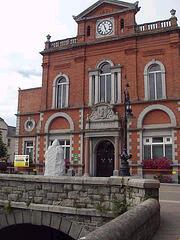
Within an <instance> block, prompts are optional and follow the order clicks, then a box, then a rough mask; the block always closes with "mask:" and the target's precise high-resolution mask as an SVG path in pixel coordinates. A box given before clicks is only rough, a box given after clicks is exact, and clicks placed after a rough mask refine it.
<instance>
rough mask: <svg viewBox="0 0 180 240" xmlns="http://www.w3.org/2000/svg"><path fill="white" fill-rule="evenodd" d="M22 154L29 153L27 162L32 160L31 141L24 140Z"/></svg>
mask: <svg viewBox="0 0 180 240" xmlns="http://www.w3.org/2000/svg"><path fill="white" fill-rule="evenodd" d="M24 155H29V162H33V155H34V146H33V141H25V142H24Z"/></svg>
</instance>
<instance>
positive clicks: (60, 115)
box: [44, 112, 74, 133]
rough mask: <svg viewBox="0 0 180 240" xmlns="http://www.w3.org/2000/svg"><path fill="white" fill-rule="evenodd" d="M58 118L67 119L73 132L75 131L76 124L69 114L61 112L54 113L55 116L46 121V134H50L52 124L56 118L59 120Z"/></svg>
mask: <svg viewBox="0 0 180 240" xmlns="http://www.w3.org/2000/svg"><path fill="white" fill-rule="evenodd" d="M58 117H63V118H65V119H66V120H67V121H68V122H69V125H70V130H72V131H73V130H74V123H73V120H72V118H71V117H70V116H69V115H68V114H66V113H63V112H60V113H54V114H53V115H51V117H49V118H48V120H47V121H46V124H45V128H44V131H45V133H48V132H49V126H50V123H51V122H52V121H53V120H54V119H55V118H58Z"/></svg>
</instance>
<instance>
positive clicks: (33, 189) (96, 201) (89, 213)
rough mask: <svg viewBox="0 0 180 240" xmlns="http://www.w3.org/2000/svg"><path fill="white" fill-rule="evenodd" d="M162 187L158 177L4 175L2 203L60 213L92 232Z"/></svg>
mask: <svg viewBox="0 0 180 240" xmlns="http://www.w3.org/2000/svg"><path fill="white" fill-rule="evenodd" d="M158 188H159V182H157V181H155V180H147V179H132V178H130V177H127V178H122V177H110V178H96V177H66V176H63V177H56V178H55V177H51V178H49V177H44V176H31V175H6V174H1V175H0V206H1V209H2V208H4V207H5V208H7V207H6V206H8V207H9V208H12V209H14V210H17V209H19V210H20V209H22V211H25V210H26V211H33V212H36V213H37V212H39V211H40V212H41V216H45V214H42V213H54V214H58V216H59V217H60V218H63V219H66V220H67V221H70V222H74V223H76V224H79V225H81V228H82V226H83V231H85V230H86V232H91V231H93V230H94V229H96V228H97V227H99V226H101V225H103V224H105V223H107V222H109V221H110V220H112V219H113V218H115V217H116V216H117V215H120V214H121V213H123V212H124V211H126V210H127V209H130V208H133V207H134V206H137V205H139V204H140V203H142V202H143V201H144V200H146V199H147V198H149V197H151V198H155V199H158V197H159V195H158V194H159V191H158ZM7 204H8V205H7ZM40 221H41V223H42V222H43V221H44V220H43V218H42V219H41V220H40ZM75 239H77V238H75Z"/></svg>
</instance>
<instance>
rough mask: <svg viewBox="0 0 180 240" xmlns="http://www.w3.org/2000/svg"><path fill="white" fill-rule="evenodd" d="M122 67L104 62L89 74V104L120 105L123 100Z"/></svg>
mask: <svg viewBox="0 0 180 240" xmlns="http://www.w3.org/2000/svg"><path fill="white" fill-rule="evenodd" d="M120 95H121V66H120V65H117V66H113V64H112V63H111V61H103V62H101V63H100V64H99V65H98V68H97V69H96V70H93V71H90V72H89V103H90V105H93V104H96V103H112V104H115V103H119V102H120V101H121V100H120V99H121V96H120Z"/></svg>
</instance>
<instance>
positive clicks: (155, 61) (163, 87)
mask: <svg viewBox="0 0 180 240" xmlns="http://www.w3.org/2000/svg"><path fill="white" fill-rule="evenodd" d="M153 64H158V65H159V66H160V69H161V76H162V98H161V99H166V71H165V67H164V65H163V64H162V63H161V62H160V61H158V60H155V59H153V60H152V61H150V62H149V63H148V64H146V66H145V68H144V90H145V99H144V100H146V101H147V100H151V99H150V95H149V94H150V89H149V80H148V69H149V67H150V66H151V65H153ZM153 100H159V99H153Z"/></svg>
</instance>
